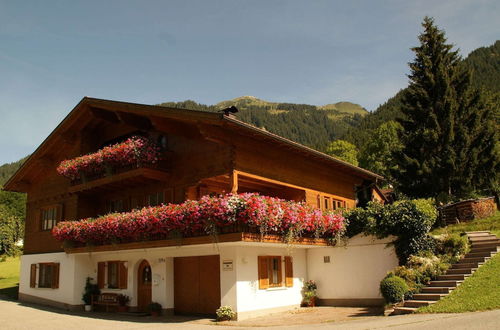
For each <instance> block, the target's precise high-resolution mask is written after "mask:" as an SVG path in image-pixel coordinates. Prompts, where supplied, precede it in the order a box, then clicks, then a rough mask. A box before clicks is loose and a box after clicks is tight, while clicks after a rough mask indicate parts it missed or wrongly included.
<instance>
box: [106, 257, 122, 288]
mask: <svg viewBox="0 0 500 330" xmlns="http://www.w3.org/2000/svg"><path fill="white" fill-rule="evenodd" d="M118 267H119V263H118V261H108V288H109V289H118V281H119V278H118V275H119V274H118V273H119V270H118Z"/></svg>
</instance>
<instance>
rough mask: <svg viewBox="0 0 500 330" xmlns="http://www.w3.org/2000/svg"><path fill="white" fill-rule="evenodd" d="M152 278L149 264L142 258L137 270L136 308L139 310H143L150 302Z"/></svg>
mask: <svg viewBox="0 0 500 330" xmlns="http://www.w3.org/2000/svg"><path fill="white" fill-rule="evenodd" d="M152 278H153V274H152V273H151V266H150V265H149V262H148V261H147V260H143V261H142V262H141V264H140V265H139V269H138V270H137V281H138V283H137V308H138V309H139V311H141V312H145V311H146V310H147V309H148V305H149V304H151V281H152Z"/></svg>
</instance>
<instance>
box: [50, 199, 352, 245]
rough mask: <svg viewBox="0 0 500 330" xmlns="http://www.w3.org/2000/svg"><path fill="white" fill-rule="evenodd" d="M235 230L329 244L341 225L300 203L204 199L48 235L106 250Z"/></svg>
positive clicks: (66, 226)
mask: <svg viewBox="0 0 500 330" xmlns="http://www.w3.org/2000/svg"><path fill="white" fill-rule="evenodd" d="M238 226H239V227H240V228H239V229H238V231H241V227H243V226H246V227H249V228H256V229H259V230H260V232H261V233H269V234H277V235H283V237H287V235H289V234H290V233H291V232H293V235H294V237H300V236H302V235H304V236H306V235H309V236H314V237H324V238H335V237H338V236H339V235H340V234H341V233H343V231H344V229H345V222H344V218H343V217H342V216H341V215H339V214H334V213H332V212H322V211H321V210H318V209H316V208H314V207H311V206H309V205H306V204H305V203H302V202H300V203H299V202H292V201H285V200H283V199H279V198H274V197H268V196H261V195H259V194H252V193H245V194H227V195H220V196H217V197H210V196H204V197H202V198H201V199H200V200H198V201H193V200H188V201H185V202H184V203H182V204H166V205H165V204H164V205H160V206H152V207H144V208H142V209H137V210H133V211H131V212H125V213H111V214H107V215H104V216H101V217H98V218H88V219H83V220H80V221H64V222H60V223H58V224H57V226H56V227H54V229H53V230H52V235H53V236H54V237H55V238H56V239H57V240H59V241H63V242H66V243H67V242H70V243H77V244H85V243H89V242H91V243H93V244H110V243H116V242H131V241H140V240H154V239H163V238H166V237H168V235H169V234H170V233H180V234H182V236H185V237H188V236H193V235H203V234H211V233H214V232H215V233H217V232H219V231H220V230H221V229H223V228H230V229H231V227H232V229H233V230H235V227H238Z"/></svg>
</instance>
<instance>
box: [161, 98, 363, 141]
mask: <svg viewBox="0 0 500 330" xmlns="http://www.w3.org/2000/svg"><path fill="white" fill-rule="evenodd" d="M161 105H163V106H169V107H175V108H185V109H194V110H203V111H219V110H220V109H223V108H226V107H229V106H232V105H234V106H236V107H237V108H238V109H239V112H238V113H237V114H236V117H237V118H238V119H240V120H242V121H244V122H247V123H250V124H252V125H254V126H257V127H260V128H263V129H266V130H268V131H270V132H272V133H275V134H278V135H281V136H283V137H286V138H288V139H291V140H294V141H297V142H299V143H302V144H304V145H307V146H310V147H312V148H315V149H318V150H321V151H324V150H325V149H326V146H327V144H328V143H329V142H330V141H332V140H335V139H338V138H340V137H341V136H342V135H344V134H345V133H346V132H347V131H348V129H349V128H350V127H352V126H354V125H356V123H357V122H359V121H360V120H361V119H362V118H363V116H364V115H367V114H368V111H366V109H364V108H362V107H361V106H359V105H357V104H354V103H350V102H339V103H335V104H328V105H324V106H315V105H309V104H295V103H276V102H268V101H264V100H261V99H258V98H256V97H253V96H242V97H238V98H235V99H232V100H227V101H222V102H220V103H218V104H216V105H205V104H199V103H196V102H194V101H190V100H188V101H184V102H167V103H162V104H161Z"/></svg>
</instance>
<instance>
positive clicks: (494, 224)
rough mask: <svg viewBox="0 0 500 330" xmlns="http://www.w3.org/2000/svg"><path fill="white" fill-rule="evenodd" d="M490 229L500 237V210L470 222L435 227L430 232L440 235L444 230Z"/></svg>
mask: <svg viewBox="0 0 500 330" xmlns="http://www.w3.org/2000/svg"><path fill="white" fill-rule="evenodd" d="M483 230H488V231H491V233H492V234H495V235H497V236H499V237H500V212H499V211H497V212H496V213H495V214H494V215H493V216H491V217H488V218H484V219H479V220H474V221H470V222H463V223H459V224H456V225H451V226H448V227H444V228H437V229H435V230H433V231H432V232H431V234H432V235H440V234H444V233H446V232H448V233H450V234H451V233H462V232H466V231H483Z"/></svg>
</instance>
